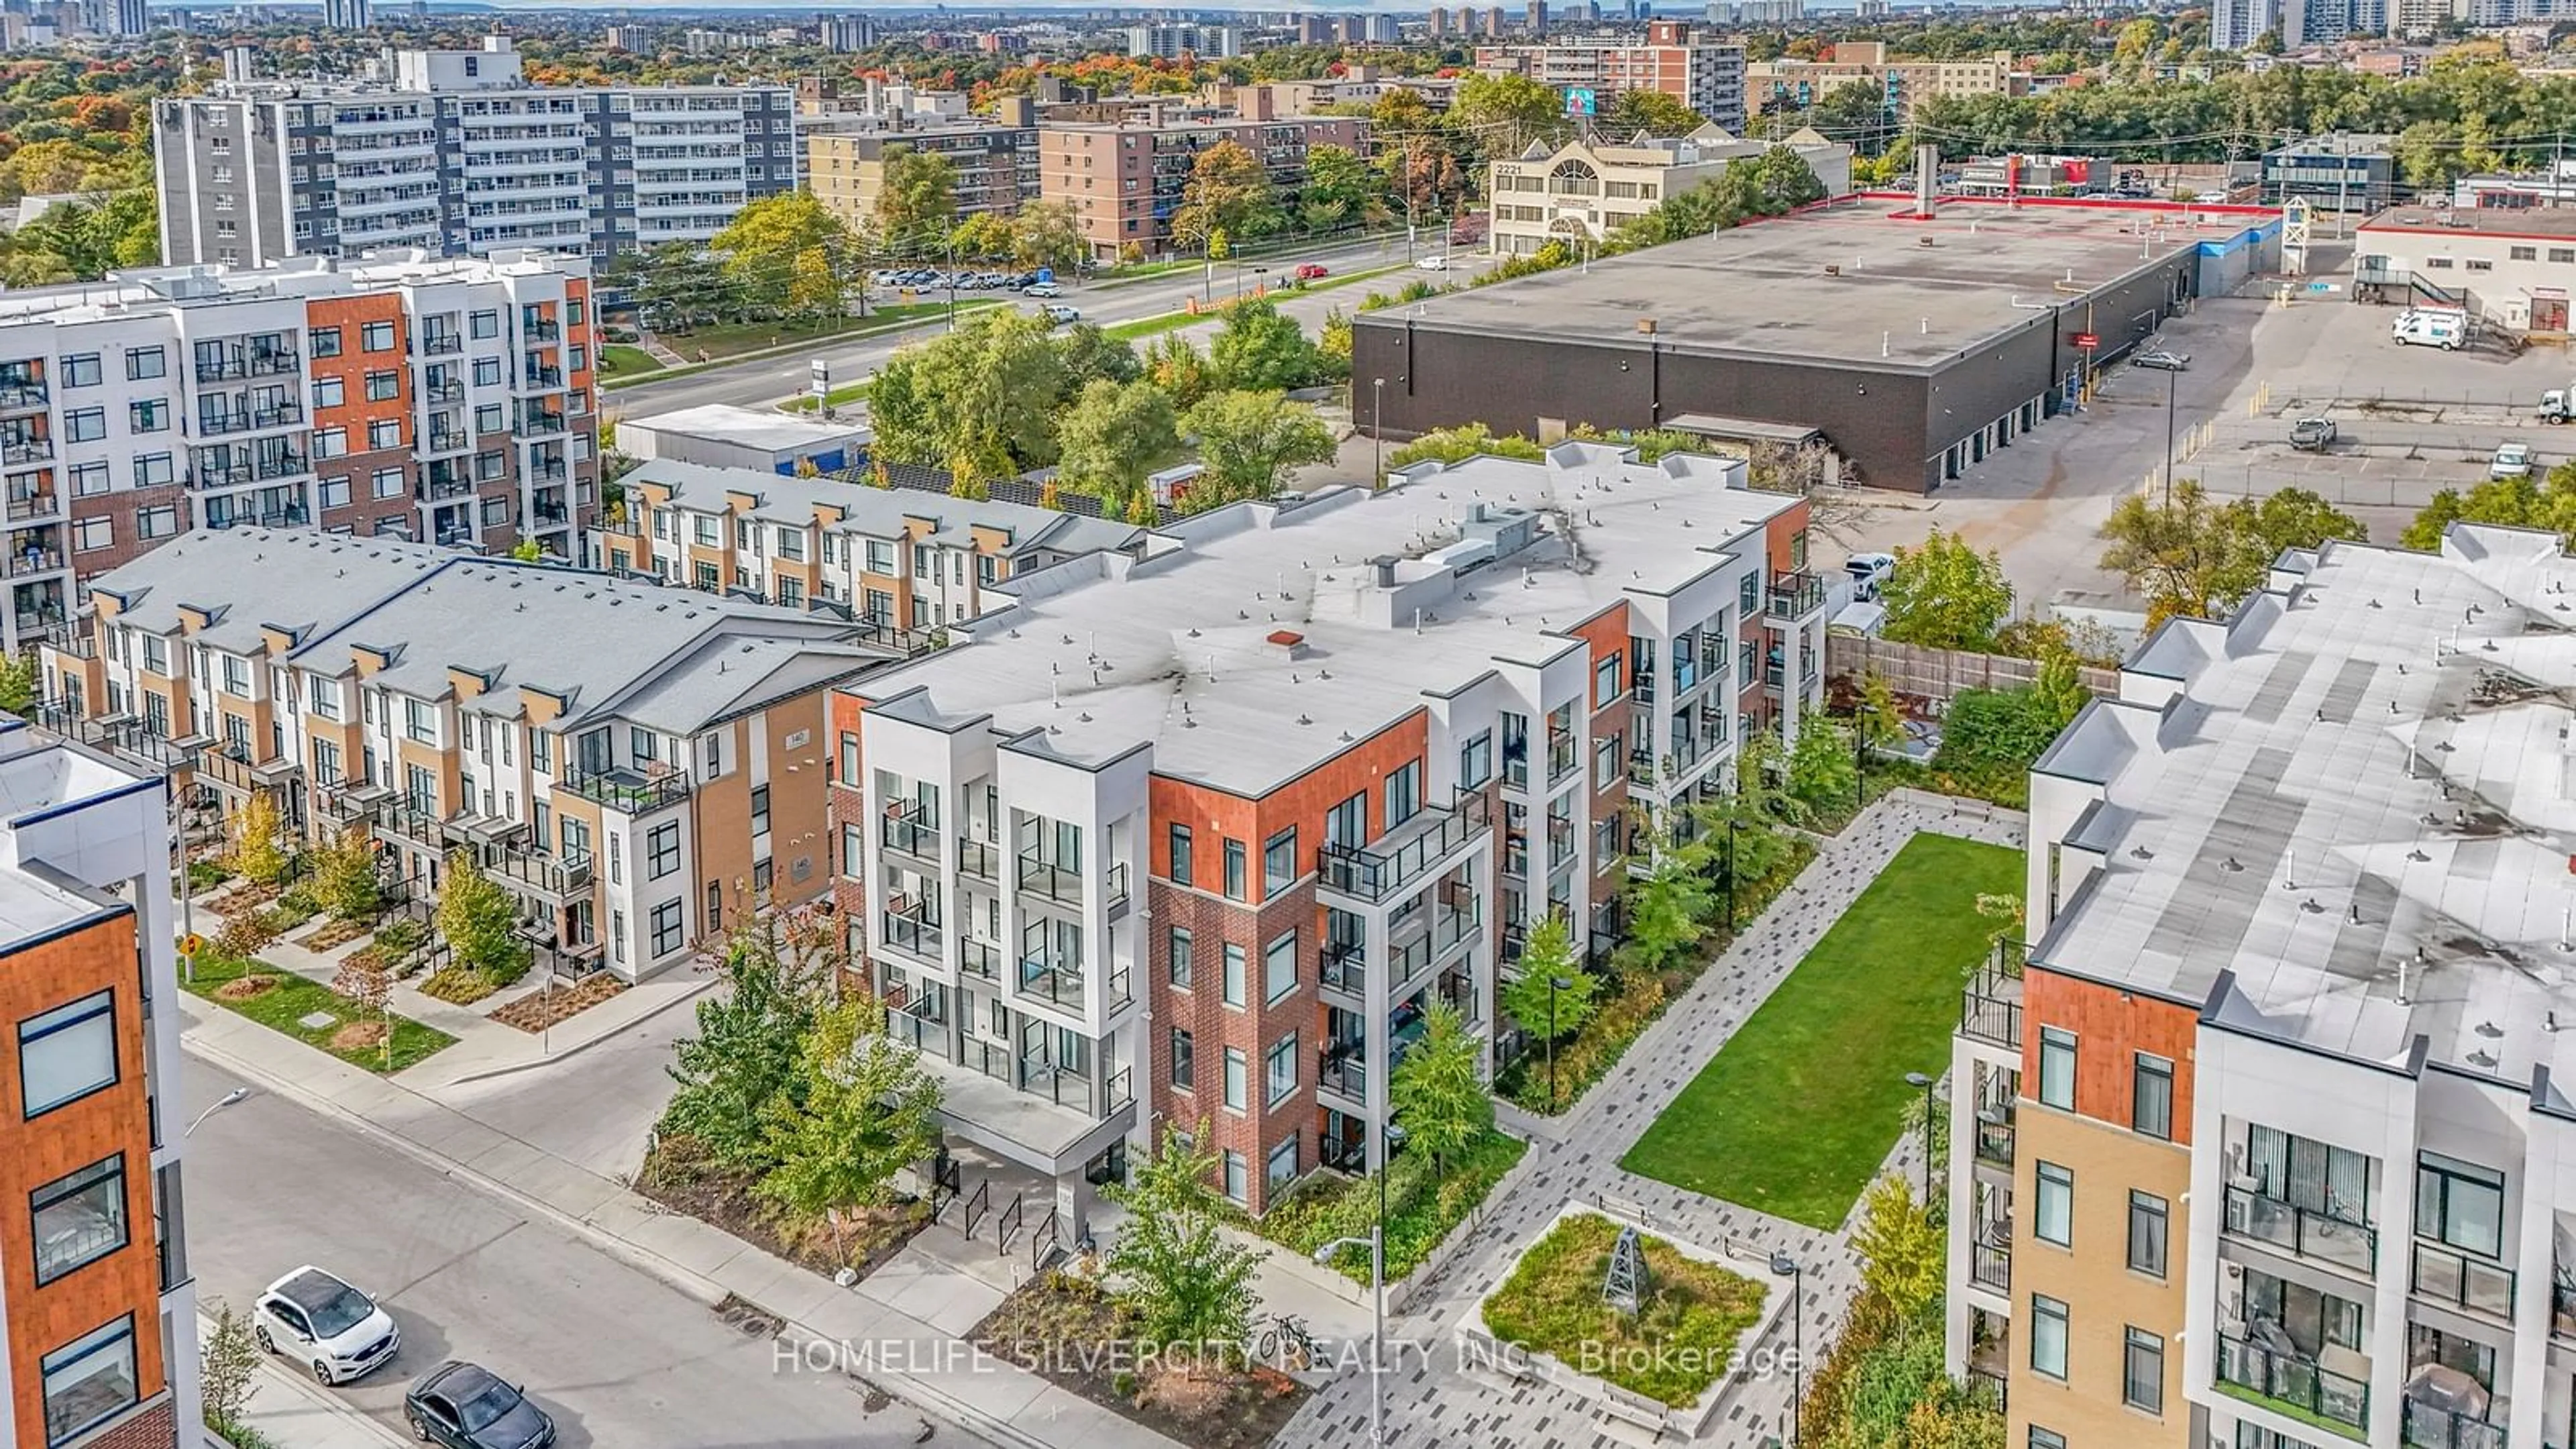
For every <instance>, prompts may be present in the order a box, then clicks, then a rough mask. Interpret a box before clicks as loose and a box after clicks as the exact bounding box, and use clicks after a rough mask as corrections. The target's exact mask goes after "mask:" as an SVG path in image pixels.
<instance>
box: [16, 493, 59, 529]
mask: <svg viewBox="0 0 2576 1449" xmlns="http://www.w3.org/2000/svg"><path fill="white" fill-rule="evenodd" d="M61 506H62V495H61V494H59V493H29V494H26V495H24V496H21V495H19V494H15V493H12V494H10V495H9V521H10V522H11V523H23V522H25V521H27V520H28V519H32V518H51V517H53V516H54V511H55V510H56V509H58V508H60V507H61Z"/></svg>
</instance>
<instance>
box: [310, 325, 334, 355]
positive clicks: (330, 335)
mask: <svg viewBox="0 0 2576 1449" xmlns="http://www.w3.org/2000/svg"><path fill="white" fill-rule="evenodd" d="M313 355H314V356H316V357H337V356H339V355H340V329H339V328H337V327H316V328H314V329H313Z"/></svg>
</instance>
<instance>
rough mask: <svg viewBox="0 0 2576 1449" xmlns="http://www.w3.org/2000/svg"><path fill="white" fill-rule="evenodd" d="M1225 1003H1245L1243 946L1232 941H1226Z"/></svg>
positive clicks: (1233, 1004) (1230, 1004) (1239, 1004)
mask: <svg viewBox="0 0 2576 1449" xmlns="http://www.w3.org/2000/svg"><path fill="white" fill-rule="evenodd" d="M1223 985H1224V988H1225V1004H1226V1005H1228V1006H1241V1005H1242V1004H1243V948H1242V947H1241V946H1238V945H1236V944H1235V943H1234V942H1232V941H1228V942H1226V943H1225V981H1224V983H1223Z"/></svg>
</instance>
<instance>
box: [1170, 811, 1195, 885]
mask: <svg viewBox="0 0 2576 1449" xmlns="http://www.w3.org/2000/svg"><path fill="white" fill-rule="evenodd" d="M1171 851H1172V884H1174V885H1188V884H1190V883H1191V880H1190V865H1191V862H1190V828H1189V827H1188V826H1186V825H1175V826H1173V827H1172V836H1171Z"/></svg>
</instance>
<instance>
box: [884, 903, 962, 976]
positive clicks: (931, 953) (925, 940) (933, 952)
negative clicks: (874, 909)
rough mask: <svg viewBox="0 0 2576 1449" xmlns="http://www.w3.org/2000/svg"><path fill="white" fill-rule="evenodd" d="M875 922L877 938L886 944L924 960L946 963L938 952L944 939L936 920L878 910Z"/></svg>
mask: <svg viewBox="0 0 2576 1449" xmlns="http://www.w3.org/2000/svg"><path fill="white" fill-rule="evenodd" d="M877 923H878V927H879V932H880V934H879V935H878V937H877V939H878V940H880V941H882V942H884V943H885V944H886V945H888V946H892V947H893V948H895V949H896V950H898V951H902V952H906V953H908V954H910V955H913V956H917V957H920V958H921V959H923V960H925V961H932V962H937V963H939V964H942V965H945V964H946V960H945V958H944V957H942V956H941V954H940V949H941V947H942V946H943V945H944V944H945V941H944V938H943V936H942V934H941V932H940V929H939V923H938V922H936V921H930V920H924V919H923V918H921V917H920V916H917V915H913V914H910V913H908V912H907V913H903V914H897V913H896V912H893V911H879V912H878V913H877Z"/></svg>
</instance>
